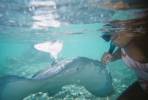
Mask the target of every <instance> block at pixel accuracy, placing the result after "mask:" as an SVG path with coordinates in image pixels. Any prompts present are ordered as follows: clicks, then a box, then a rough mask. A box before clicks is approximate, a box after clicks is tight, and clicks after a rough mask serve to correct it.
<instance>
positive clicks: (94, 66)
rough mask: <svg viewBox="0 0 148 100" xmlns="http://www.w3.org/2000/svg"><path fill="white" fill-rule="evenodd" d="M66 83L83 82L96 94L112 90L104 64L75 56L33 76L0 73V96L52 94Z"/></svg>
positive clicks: (8, 99) (7, 99)
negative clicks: (1, 74)
mask: <svg viewBox="0 0 148 100" xmlns="http://www.w3.org/2000/svg"><path fill="white" fill-rule="evenodd" d="M68 84H77V85H81V86H84V87H85V88H86V89H87V90H88V91H89V92H91V93H92V94H93V95H95V96H107V95H109V94H110V93H112V91H113V87H112V79H111V76H110V74H109V72H108V71H107V70H106V69H105V68H104V65H102V64H101V63H100V62H99V61H96V60H92V59H89V58H85V57H78V58H75V59H72V60H66V61H65V60H63V61H60V62H58V63H57V64H54V65H53V66H52V67H50V68H48V69H46V70H44V71H42V72H40V73H38V74H36V75H35V76H34V77H33V78H32V79H26V78H22V77H18V76H5V77H1V78H0V100H22V99H23V98H24V97H26V96H28V95H29V94H32V93H36V92H39V91H41V92H48V94H49V95H54V94H56V93H57V92H58V91H59V90H60V89H61V87H63V86H64V85H68Z"/></svg>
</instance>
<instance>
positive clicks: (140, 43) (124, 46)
mask: <svg viewBox="0 0 148 100" xmlns="http://www.w3.org/2000/svg"><path fill="white" fill-rule="evenodd" d="M143 13H145V14H144V15H143V16H141V17H139V18H137V19H132V20H124V21H119V20H118V21H112V22H111V24H112V25H113V26H116V27H121V28H122V27H124V28H123V29H122V30H118V31H116V32H115V33H113V34H110V36H109V35H104V36H102V37H103V38H104V39H106V40H108V41H109V39H110V41H111V44H110V49H109V51H108V52H106V53H104V55H103V56H102V62H103V63H104V64H107V63H109V62H112V61H116V60H118V59H120V58H122V60H123V61H124V62H125V63H126V64H127V65H128V66H129V67H130V68H131V69H133V70H134V71H135V73H136V75H137V79H138V80H137V81H136V82H134V83H133V84H132V85H131V86H129V88H127V90H125V91H124V92H123V93H122V94H121V95H120V96H119V97H118V99H117V100H148V45H147V43H148V29H147V27H148V14H147V11H145V12H143ZM107 38H108V39H107ZM115 46H117V47H118V49H117V50H116V51H114V49H115Z"/></svg>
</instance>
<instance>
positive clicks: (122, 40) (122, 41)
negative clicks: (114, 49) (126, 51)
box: [111, 32, 133, 48]
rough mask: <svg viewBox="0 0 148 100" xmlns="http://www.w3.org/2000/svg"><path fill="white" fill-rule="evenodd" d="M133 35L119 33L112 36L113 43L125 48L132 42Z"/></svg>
mask: <svg viewBox="0 0 148 100" xmlns="http://www.w3.org/2000/svg"><path fill="white" fill-rule="evenodd" d="M132 37H133V36H131V34H129V32H119V33H115V34H113V35H112V37H111V40H112V42H113V43H114V44H115V45H117V46H118V47H120V48H124V47H126V46H127V45H128V43H129V42H130V41H131V40H132Z"/></svg>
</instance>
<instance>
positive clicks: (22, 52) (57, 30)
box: [0, 0, 136, 100]
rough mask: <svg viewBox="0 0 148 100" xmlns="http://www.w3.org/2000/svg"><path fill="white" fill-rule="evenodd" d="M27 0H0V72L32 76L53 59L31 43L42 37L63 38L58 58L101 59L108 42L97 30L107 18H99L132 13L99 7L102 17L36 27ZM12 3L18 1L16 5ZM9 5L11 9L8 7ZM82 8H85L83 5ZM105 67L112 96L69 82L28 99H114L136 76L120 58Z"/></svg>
mask: <svg viewBox="0 0 148 100" xmlns="http://www.w3.org/2000/svg"><path fill="white" fill-rule="evenodd" d="M30 1H31V0H30ZM30 1H29V0H26V1H25V0H24V2H19V0H14V2H15V3H14V2H12V1H11V2H10V1H9V0H8V1H4V0H2V1H0V7H1V8H2V9H5V12H3V11H1V10H0V20H1V22H2V23H1V24H0V76H4V75H18V76H24V77H28V78H31V77H32V76H33V75H34V74H35V73H36V72H38V71H40V70H42V69H45V68H47V67H48V66H49V65H50V64H51V63H52V59H51V57H50V55H49V54H48V53H44V52H40V51H37V50H36V49H35V48H34V44H37V43H40V42H45V41H52V40H61V41H63V44H64V48H63V50H62V51H61V53H60V54H59V59H71V58H75V57H79V56H82V57H88V58H92V59H97V60H100V58H101V56H102V54H103V53H104V52H106V51H107V50H108V48H109V44H108V43H107V42H105V41H104V40H103V39H102V38H101V37H100V36H101V34H102V32H101V31H99V29H101V28H102V27H103V25H104V24H106V22H104V21H101V20H106V19H110V20H113V19H127V18H130V17H129V16H131V15H130V14H131V13H129V12H127V11H126V12H124V11H114V12H112V13H111V15H105V14H104V12H103V11H102V14H104V15H102V16H104V18H102V19H101V18H100V19H99V18H98V19H97V18H96V19H97V20H90V19H88V20H89V21H88V22H86V21H83V20H82V19H83V16H81V17H82V19H81V20H80V19H78V18H77V19H75V20H76V21H77V22H76V23H74V22H75V21H71V20H70V19H69V20H67V22H64V24H62V25H61V26H59V27H49V26H48V28H47V27H41V28H39V27H38V28H35V29H34V28H32V25H33V24H34V21H33V20H32V16H34V15H35V13H32V12H35V11H28V10H26V8H25V7H28V6H26V5H27V4H28V2H30ZM8 2H9V3H10V4H9V3H8ZM21 4H23V6H24V7H23V6H22V8H21V7H20V5H21ZM15 5H17V6H18V8H17V7H16V6H15ZM9 6H10V7H9ZM11 7H12V8H13V9H10V8H11ZM19 7H20V8H19ZM90 8H91V7H90ZM27 9H29V8H27ZM83 10H84V11H85V9H83ZM27 11H28V12H27ZM43 11H44V10H43ZM59 11H60V10H59ZM86 12H87V13H88V14H89V13H90V12H88V11H86ZM66 13H67V12H66ZM71 13H72V12H71ZM92 13H93V12H92ZM108 13H109V12H108ZM90 14H91V13H90ZM86 15H87V14H86ZM123 15H124V16H123ZM125 15H126V16H125ZM59 16H60V15H59ZM63 16H64V15H63ZM65 16H66V15H65ZM67 16H68V15H67ZM69 16H70V15H69ZM106 16H107V17H106ZM108 16H110V17H108ZM132 17H133V16H132ZM132 17H131V18H132ZM67 18H68V17H67ZM59 20H61V22H62V21H63V20H64V19H62V18H61V19H60V18H59ZM85 20H86V19H85ZM64 21H65V20H64ZM108 67H109V70H110V72H111V75H112V78H113V86H114V89H115V91H114V93H113V94H112V95H111V96H108V97H104V98H101V97H95V96H93V95H92V94H91V93H89V92H88V91H87V90H86V89H85V88H84V87H82V86H77V85H76V84H74V85H73V84H72V85H68V86H65V87H63V89H62V90H61V91H59V93H58V94H56V95H55V96H53V97H48V95H47V94H46V93H38V94H34V95H32V94H30V96H29V97H28V98H27V100H38V99H39V100H50V99H51V100H54V99H55V100H56V98H58V97H60V96H63V97H64V98H65V99H66V100H72V99H75V98H77V99H78V100H82V99H84V100H87V98H92V99H96V100H115V98H116V97H117V96H119V94H120V93H121V92H122V91H123V90H125V89H126V88H127V87H128V86H129V85H130V84H131V83H132V82H133V81H134V80H135V79H136V78H135V76H134V74H133V72H132V71H131V70H130V69H129V68H127V66H126V65H125V64H124V63H123V62H122V61H121V60H119V61H117V62H112V63H110V64H109V65H108ZM125 73H127V74H125ZM35 98H36V99H35ZM37 98H38V99H37Z"/></svg>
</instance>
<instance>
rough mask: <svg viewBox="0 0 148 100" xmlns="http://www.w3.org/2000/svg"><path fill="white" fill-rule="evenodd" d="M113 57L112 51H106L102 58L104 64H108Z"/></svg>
mask: <svg viewBox="0 0 148 100" xmlns="http://www.w3.org/2000/svg"><path fill="white" fill-rule="evenodd" d="M111 59H112V55H111V54H110V53H108V52H106V53H104V54H103V56H102V58H101V62H102V63H103V64H107V63H109V62H110V61H111Z"/></svg>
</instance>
